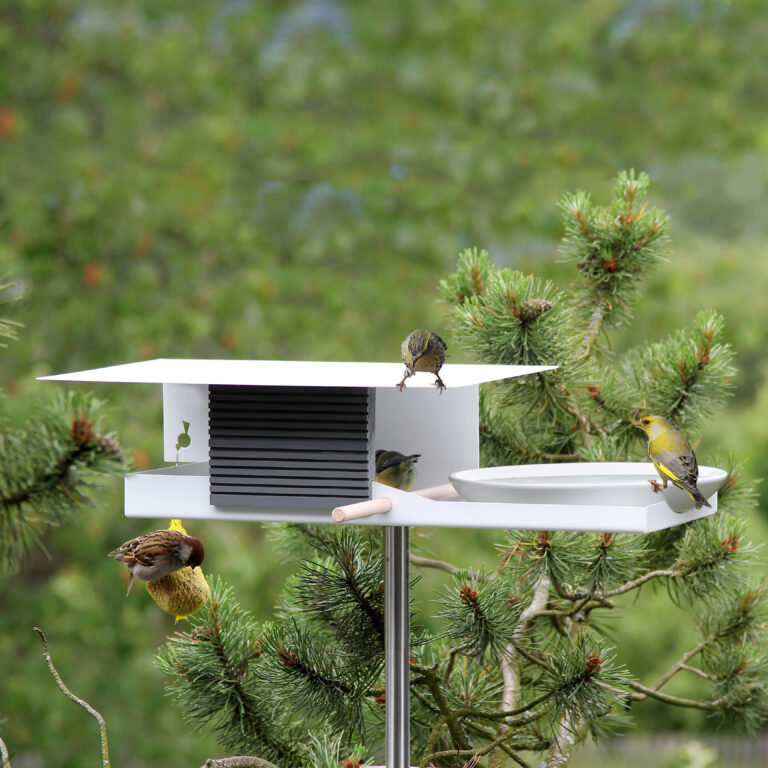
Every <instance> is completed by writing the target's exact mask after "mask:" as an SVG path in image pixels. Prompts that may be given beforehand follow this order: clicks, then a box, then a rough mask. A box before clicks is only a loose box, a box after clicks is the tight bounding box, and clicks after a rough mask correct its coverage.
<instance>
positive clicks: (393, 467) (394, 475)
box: [376, 449, 421, 491]
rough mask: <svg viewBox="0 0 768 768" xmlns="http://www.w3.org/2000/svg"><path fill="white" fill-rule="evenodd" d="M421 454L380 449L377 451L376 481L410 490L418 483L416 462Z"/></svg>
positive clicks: (402, 489)
mask: <svg viewBox="0 0 768 768" xmlns="http://www.w3.org/2000/svg"><path fill="white" fill-rule="evenodd" d="M420 456H421V454H420V453H413V454H411V455H410V456H405V455H403V454H402V453H398V452H397V451H385V450H382V449H379V450H378V451H376V482H377V483H381V484H382V485H388V486H390V487H391V488H398V489H400V490H401V491H410V490H411V488H413V486H414V485H415V483H416V477H417V472H416V467H415V466H414V464H415V463H416V462H417V461H418V460H419V458H420Z"/></svg>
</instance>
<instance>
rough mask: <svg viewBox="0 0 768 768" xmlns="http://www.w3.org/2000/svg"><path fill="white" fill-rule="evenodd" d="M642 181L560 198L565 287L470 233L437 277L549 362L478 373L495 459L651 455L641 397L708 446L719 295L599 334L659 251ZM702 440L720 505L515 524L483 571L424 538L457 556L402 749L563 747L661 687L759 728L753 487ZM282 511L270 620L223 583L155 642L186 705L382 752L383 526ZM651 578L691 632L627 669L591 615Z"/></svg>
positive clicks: (723, 366)
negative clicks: (614, 520) (695, 517)
mask: <svg viewBox="0 0 768 768" xmlns="http://www.w3.org/2000/svg"><path fill="white" fill-rule="evenodd" d="M648 190H649V181H648V178H647V176H645V175H644V174H635V173H633V172H627V173H622V174H620V175H619V177H618V179H617V181H616V186H615V189H614V199H613V201H611V202H610V203H609V204H608V205H607V206H604V207H601V206H597V205H595V204H593V202H592V200H591V198H590V196H589V195H588V194H586V193H584V192H577V193H573V194H569V195H566V196H565V198H564V199H563V202H562V205H561V208H562V211H563V216H564V230H565V237H564V241H563V254H564V255H565V257H566V258H567V259H568V260H570V261H572V262H573V263H574V264H575V266H576V269H577V271H578V275H579V280H580V283H579V285H578V287H577V288H576V290H575V291H566V290H561V289H559V288H557V287H555V286H554V285H553V284H551V283H548V282H544V281H541V280H539V279H537V278H535V277H532V276H529V275H524V274H522V273H520V272H516V271H513V270H508V269H498V268H496V267H495V266H493V264H492V263H491V260H490V258H489V256H488V254H487V253H486V252H484V251H482V250H478V249H468V250H466V251H464V252H463V253H461V254H460V256H459V260H458V266H457V269H456V271H455V272H454V273H453V274H452V275H450V276H448V277H447V278H446V279H445V280H443V281H442V283H441V285H440V292H441V295H442V298H443V299H444V300H445V302H446V303H447V305H448V307H449V312H450V317H451V323H452V326H453V331H454V337H455V339H457V340H458V341H460V342H461V343H463V344H465V345H466V346H467V347H468V348H469V349H471V350H472V351H473V352H474V353H475V354H476V355H477V357H478V359H480V360H481V361H483V362H488V363H520V364H537V365H539V364H540V365H557V366H558V368H557V369H553V370H549V371H544V372H542V373H539V374H536V375H533V376H528V377H525V378H524V379H522V380H515V382H514V384H513V385H510V384H503V383H497V384H491V385H488V386H486V387H484V388H483V389H482V391H481V396H480V430H481V458H482V461H483V462H484V463H486V464H493V465H501V464H520V463H529V462H570V461H617V460H618V461H626V460H627V459H635V460H643V459H644V458H645V438H644V436H643V434H642V433H641V432H640V430H638V429H637V428H636V427H635V423H636V421H637V419H638V416H639V415H640V414H642V413H655V414H658V415H662V416H666V417H667V418H669V419H671V420H672V421H673V422H674V423H676V424H677V425H679V426H680V427H681V428H682V429H683V430H684V431H686V432H687V434H688V436H689V438H690V439H691V442H692V443H693V444H694V445H697V440H696V438H697V436H698V430H700V429H701V426H702V425H703V423H704V422H705V421H706V420H707V419H711V418H713V417H715V416H716V413H717V411H718V409H719V408H721V407H722V405H723V403H724V402H725V399H726V398H727V396H728V394H729V392H730V388H731V386H732V381H733V377H734V368H733V359H732V358H733V355H732V352H731V350H730V348H729V347H728V345H727V344H725V343H724V341H723V330H724V321H723V318H722V317H720V316H719V315H717V314H716V313H714V312H711V311H704V312H701V313H699V314H698V315H697V316H696V317H695V318H693V319H692V322H691V325H690V327H689V328H685V329H681V330H680V331H678V332H676V333H673V334H671V335H669V336H668V337H667V338H665V339H663V340H661V341H656V342H649V343H647V344H644V345H643V346H642V347H641V348H638V349H633V350H630V351H628V352H627V353H625V354H623V355H613V354H610V353H609V352H608V351H607V350H606V349H604V348H603V346H602V344H601V342H600V340H601V338H602V334H603V331H604V329H606V328H608V327H613V328H617V327H620V326H621V325H622V324H624V323H626V322H627V321H628V320H629V318H630V317H631V316H632V310H633V307H635V306H636V304H637V300H638V297H639V296H640V295H641V293H642V289H643V286H644V283H645V280H646V277H647V275H648V273H649V272H650V271H651V270H652V269H655V268H657V267H658V265H659V264H660V263H661V262H662V261H663V259H664V258H665V247H666V244H667V226H668V220H667V217H666V215H665V214H664V213H663V212H661V211H658V210H656V209H653V208H649V206H648V202H647V193H648ZM697 450H698V446H697ZM698 452H699V460H700V461H701V462H702V463H705V462H707V463H709V461H711V462H712V463H716V464H717V465H718V466H723V467H725V468H726V469H727V472H728V477H727V480H726V481H725V484H724V485H723V487H722V488H721V489H720V493H719V509H718V512H717V514H716V515H715V516H713V517H710V518H704V519H702V520H699V521H697V522H695V523H691V524H688V525H684V526H679V527H675V528H672V529H669V530H666V531H660V532H658V533H655V534H651V535H648V536H639V535H630V534H623V533H620V534H617V533H615V532H611V531H606V532H603V533H578V532H562V531H507V532H505V533H503V534H500V537H499V538H500V541H499V543H498V550H499V566H498V568H496V569H495V570H493V571H491V572H480V571H478V572H465V571H460V570H459V569H457V568H456V567H455V566H453V565H452V564H450V563H442V562H438V561H435V560H425V559H422V558H416V559H415V562H417V563H418V564H419V565H420V566H422V567H434V568H439V569H440V570H441V571H443V572H447V573H448V574H450V576H448V577H447V578H446V583H445V586H444V588H443V589H442V590H441V591H440V593H439V595H438V596H437V604H438V607H437V609H436V610H435V615H436V618H437V619H438V620H439V626H440V630H439V631H437V632H435V633H433V634H430V633H428V632H426V631H423V630H421V631H416V630H413V631H412V637H411V654H412V657H411V712H412V720H411V735H412V743H411V758H412V764H413V765H420V766H427V765H435V766H447V765H461V764H464V763H472V764H474V763H477V762H482V763H483V764H488V765H493V766H501V765H504V764H508V765H512V764H514V765H520V766H529V767H530V766H533V765H541V766H543V767H544V768H555V766H557V767H558V768H561V767H562V766H565V765H567V764H568V763H569V761H570V759H571V757H572V755H573V754H574V751H575V750H576V749H577V747H578V745H579V743H580V742H581V741H583V740H584V739H586V738H588V737H592V738H596V739H599V738H604V737H605V736H606V735H607V734H610V733H613V732H614V731H615V730H616V729H620V728H625V727H627V726H628V724H629V715H628V713H629V712H631V711H632V709H634V708H635V707H638V706H642V705H641V703H640V702H643V701H649V700H655V701H656V702H660V703H662V704H663V705H666V706H677V707H687V708H693V709H697V710H700V711H703V712H705V713H707V714H708V715H711V716H713V717H715V718H718V719H726V720H728V721H732V722H734V723H737V724H738V725H739V726H740V727H743V728H744V729H746V730H747V731H749V732H752V731H754V730H755V729H757V728H759V727H760V726H761V725H762V724H763V723H765V721H766V718H768V687H767V686H768V655H767V654H766V653H765V651H764V649H765V648H766V647H768V637H766V621H765V616H766V607H767V606H768V602H767V601H766V598H765V593H764V590H763V588H762V587H761V586H760V585H757V584H754V583H753V582H752V580H751V579H750V576H749V574H750V572H751V570H752V569H753V564H754V558H755V552H756V548H755V547H754V546H753V545H752V544H751V543H750V542H749V541H748V538H747V534H746V529H745V524H744V520H743V517H742V516H743V514H744V513H746V512H748V511H749V510H750V509H751V508H752V506H753V504H754V498H755V494H754V489H753V488H752V486H751V485H750V484H749V483H748V482H746V481H745V479H744V477H743V470H742V468H741V466H740V465H739V463H738V462H737V461H736V460H734V459H727V460H722V461H719V460H717V459H714V458H712V459H710V458H709V456H707V452H706V451H701V450H699V451H698ZM271 531H272V537H273V538H272V541H273V544H274V545H275V546H277V547H279V548H280V550H281V551H283V552H284V553H285V555H286V557H292V558H299V559H300V563H299V566H298V569H297V571H296V573H295V574H294V576H293V577H292V578H291V579H289V582H288V584H287V585H286V586H285V589H284V592H283V595H282V597H281V600H280V604H279V607H278V618H277V620H276V621H274V622H272V623H269V624H267V625H264V626H259V625H257V624H256V622H254V621H253V619H252V618H251V617H249V616H248V615H247V614H246V613H245V612H243V611H242V609H240V608H239V606H237V605H236V602H235V600H234V596H233V594H232V591H231V590H230V589H229V588H226V587H225V586H224V585H223V584H222V583H221V582H215V583H214V587H213V593H214V598H213V600H212V602H211V605H210V606H209V607H208V609H207V610H206V611H205V612H201V614H198V616H197V617H196V618H194V619H193V629H192V630H191V631H190V632H187V633H177V635H175V636H173V637H172V638H171V639H170V641H169V643H168V645H167V646H166V648H165V649H164V650H163V652H162V653H161V656H160V662H159V663H160V665H161V667H162V668H163V669H164V670H165V672H166V673H167V674H168V675H169V676H170V678H171V684H170V685H169V688H168V690H169V694H170V695H171V696H172V697H173V698H174V699H177V700H178V701H179V702H180V704H181V705H182V707H183V709H185V710H186V713H187V716H188V717H189V719H190V721H191V722H193V723H194V725H195V726H196V727H202V726H206V725H207V726H209V727H212V728H214V729H215V730H216V732H217V733H219V734H220V737H221V739H222V743H224V744H225V745H226V746H229V747H231V748H233V749H237V750H240V751H242V750H246V751H251V752H253V753H255V754H258V755H260V756H262V757H266V758H269V759H273V760H274V761H275V762H277V763H278V764H279V765H280V766H281V767H282V768H291V767H292V766H299V765H313V764H321V763H322V764H325V763H326V762H327V760H326V758H322V759H321V758H319V757H317V754H315V756H314V757H313V756H312V754H311V750H312V749H315V748H316V747H317V744H318V743H319V742H318V741H317V738H318V737H317V735H314V736H313V735H311V734H317V733H323V732H325V733H331V734H333V739H338V741H334V744H336V745H337V746H336V747H334V748H333V749H330V754H331V755H332V757H331V758H330V759H333V760H338V761H339V764H343V765H345V766H349V768H351V766H353V765H354V759H358V758H353V757H349V756H348V757H345V755H356V754H358V752H356V751H355V750H357V749H358V746H357V745H360V744H364V745H365V748H366V749H367V751H368V755H369V756H371V757H372V759H374V760H376V761H378V762H380V761H381V760H382V759H383V754H382V748H383V738H384V734H383V707H384V704H385V702H386V691H385V690H384V686H383V669H382V662H383V597H384V595H383V565H382V548H381V542H380V540H379V539H378V538H377V537H375V536H373V535H371V533H370V532H368V531H362V530H360V529H355V528H341V529H339V528H334V527H325V526H298V525H288V526H272V528H271ZM649 584H650V585H659V586H662V587H664V588H665V589H666V592H667V594H668V595H669V598H670V600H671V601H672V605H673V606H674V609H675V610H678V611H679V612H680V614H681V620H689V621H691V622H692V623H693V625H694V627H695V630H696V642H695V644H694V645H692V646H691V647H688V648H681V649H680V657H679V659H678V660H677V661H676V662H675V663H674V664H673V666H672V667H671V668H670V669H669V671H668V672H667V673H666V674H665V675H664V676H663V677H662V678H661V679H659V680H657V681H655V682H653V681H647V682H643V681H641V680H640V679H638V677H637V675H636V674H634V673H633V671H632V670H630V669H628V668H627V666H626V664H624V663H622V661H621V660H620V659H619V657H618V651H617V650H616V649H615V648H613V647H612V646H611V642H610V641H609V640H608V639H606V638H605V637H601V630H602V622H603V620H604V619H605V617H607V616H612V615H615V614H613V613H612V612H614V611H615V610H616V608H617V607H618V605H619V602H620V599H621V598H622V597H623V596H624V595H630V594H634V595H635V596H636V597H637V599H636V602H635V603H634V607H633V610H635V611H640V610H643V601H642V596H643V594H645V592H644V591H643V587H644V586H645V585H649ZM687 675H695V676H697V677H698V678H700V679H701V680H703V681H704V683H705V686H706V689H707V692H706V693H705V694H704V695H702V697H701V698H698V699H687V698H683V697H680V696H676V695H673V694H671V693H669V692H668V689H667V688H666V686H667V684H668V683H669V681H670V680H673V679H675V678H676V677H677V676H687ZM190 702H192V704H191V705H190ZM630 707H631V708H632V709H630ZM329 738H330V737H329ZM311 744H314V745H315V747H310V746H308V745H311ZM328 744H330V742H327V743H325V747H323V750H324V751H323V750H321V751H323V754H325V755H326V757H327V755H328V754H329V750H328V749H327V747H328ZM315 751H316V752H317V750H316V749H315ZM313 760H314V761H315V762H312V761H313ZM317 761H320V762H317ZM350 761H352V762H350Z"/></svg>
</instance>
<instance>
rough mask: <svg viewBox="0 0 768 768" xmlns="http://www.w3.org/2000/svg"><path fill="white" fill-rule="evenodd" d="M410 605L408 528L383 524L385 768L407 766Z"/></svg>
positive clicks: (408, 741)
mask: <svg viewBox="0 0 768 768" xmlns="http://www.w3.org/2000/svg"><path fill="white" fill-rule="evenodd" d="M409 625H410V606H409V600H408V528H407V527H405V526H394V525H386V526H384V632H385V640H384V662H385V665H386V670H385V686H386V690H385V692H386V725H387V747H386V768H410V765H411V755H410V746H411V724H410V717H411V713H410V678H411V675H410V672H411V670H410V666H411V661H410V659H411V652H410V626H409Z"/></svg>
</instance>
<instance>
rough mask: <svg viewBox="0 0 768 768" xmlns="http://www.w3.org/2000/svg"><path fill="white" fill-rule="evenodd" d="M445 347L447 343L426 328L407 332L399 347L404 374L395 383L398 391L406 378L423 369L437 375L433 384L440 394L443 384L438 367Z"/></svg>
mask: <svg viewBox="0 0 768 768" xmlns="http://www.w3.org/2000/svg"><path fill="white" fill-rule="evenodd" d="M447 349H448V346H447V344H446V343H445V342H444V341H443V340H442V339H441V338H440V337H439V336H438V335H437V334H436V333H434V332H432V331H428V330H426V328H420V329H419V330H417V331H413V332H412V333H410V334H408V336H407V337H406V339H405V340H404V341H403V344H402V347H401V354H402V358H403V364H404V365H405V374H404V375H403V378H402V380H401V381H400V382H399V383H398V385H397V386H398V388H399V389H400V391H401V392H402V391H403V389H405V380H406V379H408V378H410V377H411V376H413V375H414V373H416V372H417V371H424V372H426V373H434V374H435V376H436V377H437V378H436V379H435V386H436V387H437V388H438V389H439V390H440V393H441V394H442V392H443V390H444V389H445V384H444V383H443V380H442V379H441V378H440V369H441V368H442V367H443V363H444V362H445V353H446V350H447Z"/></svg>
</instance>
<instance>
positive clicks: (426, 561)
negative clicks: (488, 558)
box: [408, 555, 487, 581]
mask: <svg viewBox="0 0 768 768" xmlns="http://www.w3.org/2000/svg"><path fill="white" fill-rule="evenodd" d="M408 560H409V562H410V563H411V564H412V565H418V566H420V567H422V568H437V570H439V571H445V572H446V573H450V574H451V576H454V575H456V574H457V573H466V574H467V578H469V579H477V580H478V581H481V580H483V579H486V578H487V576H486V575H485V574H483V573H479V572H478V571H472V570H468V569H466V568H457V567H456V566H455V565H452V564H451V563H446V562H445V561H444V560H433V559H431V558H429V557H419V555H408Z"/></svg>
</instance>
